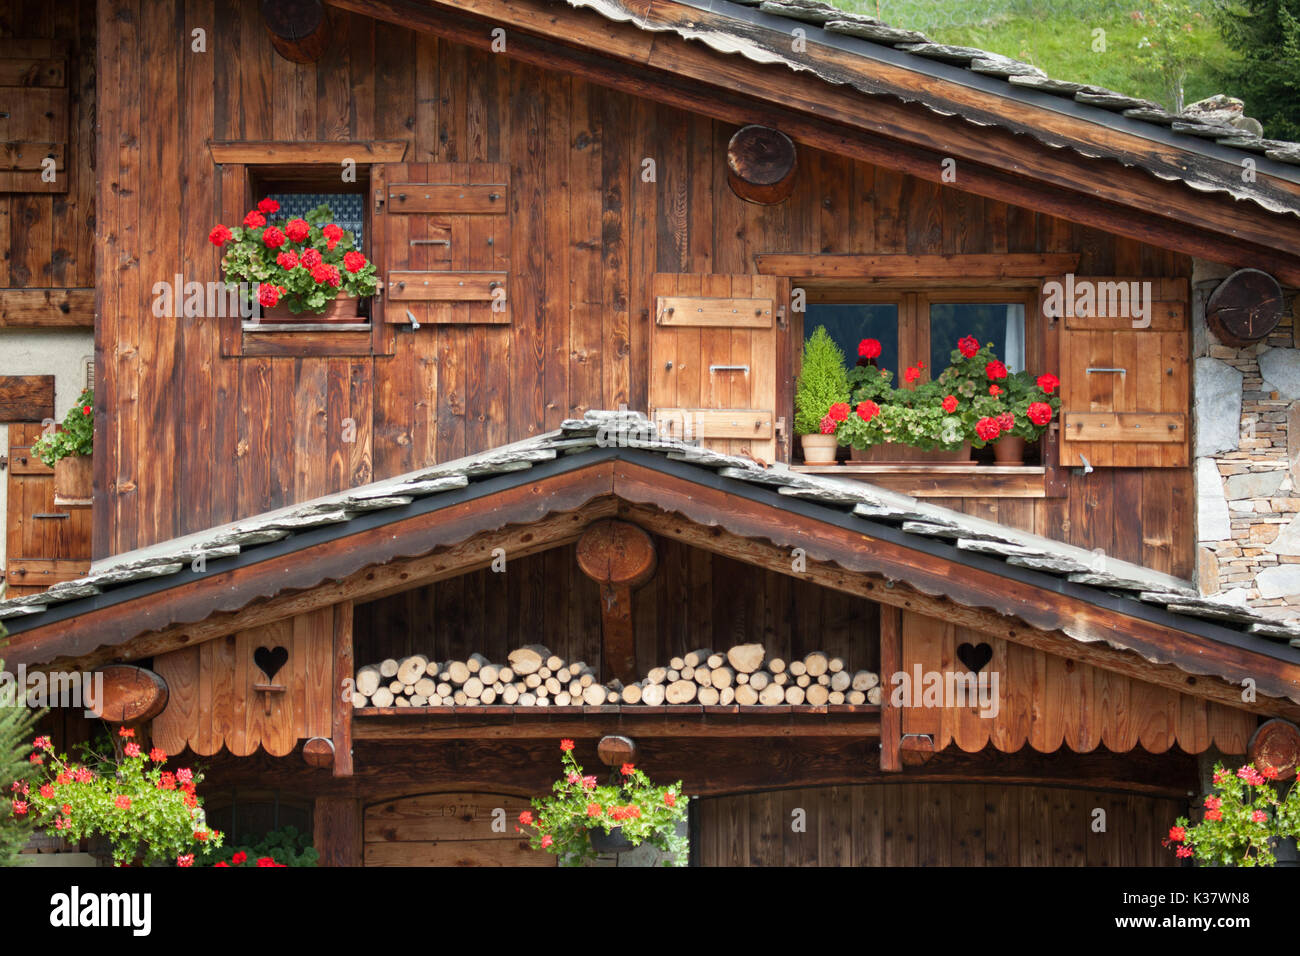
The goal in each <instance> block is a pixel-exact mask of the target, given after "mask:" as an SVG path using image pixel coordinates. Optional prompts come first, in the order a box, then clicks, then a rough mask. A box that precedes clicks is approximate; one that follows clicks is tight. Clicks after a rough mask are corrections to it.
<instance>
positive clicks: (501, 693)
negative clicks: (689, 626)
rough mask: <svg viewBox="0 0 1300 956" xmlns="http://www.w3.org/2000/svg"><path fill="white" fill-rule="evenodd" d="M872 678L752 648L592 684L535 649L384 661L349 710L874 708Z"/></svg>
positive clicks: (876, 693) (579, 666)
mask: <svg viewBox="0 0 1300 956" xmlns="http://www.w3.org/2000/svg"><path fill="white" fill-rule="evenodd" d="M880 695H881V689H880V677H879V675H878V674H876V673H874V672H873V671H866V670H859V671H850V670H849V669H848V668H847V666H846V665H845V662H844V659H843V658H841V657H833V656H830V655H827V654H824V653H822V652H821V651H814V652H813V653H811V654H806V655H805V656H804V657H802V658H799V659H796V660H791V661H785V660H782V659H781V658H778V657H773V658H770V659H768V658H766V654H765V651H764V648H763V645H762V644H738V645H736V646H735V647H732V648H731V649H730V650H727V651H717V652H714V651H712V650H709V649H707V648H705V649H701V650H697V651H691V652H690V653H689V654H684V655H682V656H681V657H674V658H672V659H671V660H669V661H668V664H667V666H665V667H654V668H651V669H650V672H649V673H648V674H647V675H646V676H645V678H644V679H643V680H640V681H637V682H636V683H635V684H627V685H624V684H623V683H622V682H620V681H618V680H617V679H615V680H610V681H608V682H606V683H601V682H600V681H598V680H597V679H596V672H595V670H593V669H592V667H591V666H590V665H588V664H587V663H586V662H584V661H573V662H569V661H565V660H564V659H563V658H562V657H560V656H559V655H557V654H552V653H551V652H550V651H549V650H548V649H547V648H545V647H543V646H541V645H540V644H529V645H527V646H525V647H520V648H518V649H516V650H514V651H511V652H510V653H509V654H508V655H507V662H506V663H505V664H493V663H491V662H490V661H489V660H488V659H487V658H486V657H484V656H483V655H482V654H471V655H470V656H469V657H468V658H467V659H466V660H452V661H431V660H429V658H428V657H426V656H425V655H423V654H413V655H411V656H410V657H404V658H402V659H401V660H397V659H396V658H389V659H388V660H385V661H380V662H379V663H378V664H368V665H366V666H364V667H362V668H360V669H359V670H358V671H357V676H356V681H355V687H354V689H353V693H352V705H353V706H354V707H358V708H361V707H394V706H395V707H442V706H451V705H456V706H460V707H472V706H478V705H491V704H504V705H507V706H514V707H551V706H555V707H566V706H575V705H583V704H586V705H588V706H596V705H599V704H644V705H647V706H651V707H657V706H660V705H663V704H704V705H714V704H744V705H751V706H752V705H776V704H814V705H820V704H879V703H880Z"/></svg>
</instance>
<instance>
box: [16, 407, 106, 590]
mask: <svg viewBox="0 0 1300 956" xmlns="http://www.w3.org/2000/svg"><path fill="white" fill-rule="evenodd" d="M40 435H41V426H40V425H39V424H15V425H10V426H9V477H8V479H7V481H8V508H7V513H6V526H5V527H6V544H5V582H6V583H7V585H8V590H7V591H6V596H7V597H19V596H20V595H23V594H34V593H36V592H37V591H43V590H44V589H45V588H47V587H49V586H50V585H51V584H58V583H59V582H60V581H68V580H71V579H72V578H77V577H81V576H82V575H83V574H85V573H86V572H87V571H88V570H89V569H90V532H91V517H90V515H91V509H90V508H86V507H80V508H68V507H63V506H59V507H56V506H55V504H54V470H53V469H52V468H48V467H46V466H45V465H44V464H43V463H42V462H41V460H40V459H39V458H37V457H36V456H35V455H33V454H32V453H31V444H32V442H33V441H35V440H36V439H37V438H39V437H40Z"/></svg>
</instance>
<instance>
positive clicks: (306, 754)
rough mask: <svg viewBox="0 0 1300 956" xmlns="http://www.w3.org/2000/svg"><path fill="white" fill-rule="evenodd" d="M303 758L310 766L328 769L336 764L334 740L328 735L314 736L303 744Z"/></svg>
mask: <svg viewBox="0 0 1300 956" xmlns="http://www.w3.org/2000/svg"><path fill="white" fill-rule="evenodd" d="M302 759H303V760H305V761H307V765H308V766H309V767H317V768H320V769H322V770H328V769H329V768H330V767H332V766H334V741H332V740H330V739H329V738H328V737H313V738H311V740H309V741H307V742H306V743H305V744H303V745H302Z"/></svg>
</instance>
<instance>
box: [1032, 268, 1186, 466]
mask: <svg viewBox="0 0 1300 956" xmlns="http://www.w3.org/2000/svg"><path fill="white" fill-rule="evenodd" d="M1053 282H1054V283H1055V284H1053ZM1053 282H1047V283H1044V285H1043V289H1042V300H1041V303H1040V304H1041V308H1042V314H1043V315H1044V316H1045V317H1046V318H1047V319H1048V320H1049V321H1052V322H1053V323H1054V324H1058V327H1059V328H1060V336H1061V338H1060V378H1061V431H1060V436H1061V440H1060V455H1061V457H1060V463H1061V464H1062V465H1063V466H1082V465H1083V464H1084V461H1083V459H1085V458H1086V459H1087V461H1088V464H1090V465H1092V466H1093V467H1117V468H1124V467H1129V468H1132V467H1136V468H1162V467H1163V468H1175V467H1185V466H1186V465H1187V464H1188V431H1189V428H1188V425H1189V401H1190V395H1189V378H1190V375H1189V368H1188V362H1189V357H1188V356H1189V342H1188V336H1189V332H1188V320H1187V317H1188V312H1189V308H1188V282H1187V280H1186V279H1142V278H1133V277H1122V276H1063V277H1061V278H1060V279H1057V280H1053ZM1085 283H1087V284H1089V285H1085ZM1148 291H1149V294H1150V313H1149V315H1140V313H1141V308H1140V303H1141V302H1142V301H1143V299H1142V298H1139V297H1145V296H1146V294H1147V292H1148ZM1148 321H1149V324H1146V325H1145V327H1144V325H1143V323H1146V322H1148Z"/></svg>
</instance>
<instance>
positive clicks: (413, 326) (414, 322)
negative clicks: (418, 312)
mask: <svg viewBox="0 0 1300 956" xmlns="http://www.w3.org/2000/svg"><path fill="white" fill-rule="evenodd" d="M406 317H407V318H408V319H410V320H411V331H412V332H414V331H415V330H416V329H418V328H419V327H420V323H419V321H417V320H416V318H415V313H414V312H412V311H411V310H410V309H407V310H406Z"/></svg>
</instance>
